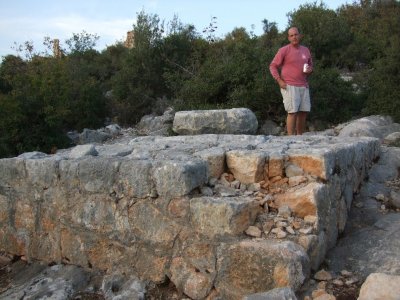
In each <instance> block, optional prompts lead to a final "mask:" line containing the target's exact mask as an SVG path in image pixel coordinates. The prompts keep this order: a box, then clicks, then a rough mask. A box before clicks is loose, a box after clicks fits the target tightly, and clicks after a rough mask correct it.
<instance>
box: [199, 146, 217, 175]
mask: <svg viewBox="0 0 400 300" xmlns="http://www.w3.org/2000/svg"><path fill="white" fill-rule="evenodd" d="M194 155H195V156H197V157H200V158H201V159H203V160H205V161H206V162H207V165H208V175H209V176H210V177H215V178H219V177H220V176H221V175H222V173H224V172H225V151H224V150H223V149H221V148H211V149H206V150H202V151H199V152H195V153H194Z"/></svg>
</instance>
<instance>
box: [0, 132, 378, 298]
mask: <svg viewBox="0 0 400 300" xmlns="http://www.w3.org/2000/svg"><path fill="white" fill-rule="evenodd" d="M379 151H380V144H379V141H378V140H376V139H373V138H340V139H339V138H335V137H321V136H301V137H271V136H268V137H267V136H250V135H215V134H210V135H200V136H177V137H139V138H135V139H133V140H131V141H130V142H129V143H127V144H115V145H81V146H77V147H75V148H72V149H67V150H63V151H59V152H58V153H57V154H55V155H45V154H43V153H37V152H35V153H26V154H24V155H21V156H20V157H16V158H8V159H1V160H0V249H1V250H4V251H7V252H9V253H13V254H16V255H21V256H25V257H26V259H28V260H32V259H38V260H43V261H48V262H53V261H54V262H64V263H67V264H76V265H80V266H84V267H89V268H98V269H102V270H105V271H107V272H112V271H119V272H124V273H125V274H132V273H134V274H137V275H138V276H139V277H140V278H142V279H145V280H150V281H153V282H156V283H161V282H165V280H166V279H167V278H169V279H170V280H171V281H172V282H173V283H174V284H175V286H176V287H177V288H178V289H179V290H180V291H182V292H184V293H185V294H186V295H188V296H189V297H190V298H192V299H203V298H204V297H206V296H210V299H212V297H214V296H215V295H219V296H220V297H222V299H240V298H241V297H242V296H243V295H247V294H252V293H256V292H262V291H266V290H270V289H273V288H275V287H283V286H290V287H292V288H293V289H294V290H296V289H298V288H299V287H300V286H301V285H302V283H303V282H304V280H305V279H306V278H307V277H308V276H309V274H310V270H311V269H317V268H318V266H319V264H320V263H321V262H322V260H323V258H324V256H325V253H326V251H327V250H328V249H329V248H331V247H332V246H333V245H334V244H335V242H336V239H337V237H338V234H339V233H340V232H341V231H342V230H343V229H344V226H345V223H346V219H347V213H348V210H349V209H350V205H351V202H352V199H353V193H356V192H357V191H358V188H359V187H360V184H361V182H362V181H363V180H364V178H365V177H366V176H367V173H368V169H369V167H370V166H371V165H372V164H373V161H374V160H375V159H376V158H377V157H378V156H379Z"/></svg>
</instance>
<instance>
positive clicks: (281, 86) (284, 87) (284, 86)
mask: <svg viewBox="0 0 400 300" xmlns="http://www.w3.org/2000/svg"><path fill="white" fill-rule="evenodd" d="M277 82H278V84H279V86H280V88H281V89H284V90H286V82H284V81H283V80H282V79H281V78H279V79H278V80H277Z"/></svg>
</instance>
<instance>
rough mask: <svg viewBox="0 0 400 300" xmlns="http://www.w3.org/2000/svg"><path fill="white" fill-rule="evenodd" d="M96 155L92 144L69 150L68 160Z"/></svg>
mask: <svg viewBox="0 0 400 300" xmlns="http://www.w3.org/2000/svg"><path fill="white" fill-rule="evenodd" d="M97 154H98V153H97V150H96V147H95V146H94V145H92V144H87V145H79V146H76V147H74V148H73V149H72V150H71V152H70V154H69V158H71V159H76V158H81V157H84V156H96V155H97Z"/></svg>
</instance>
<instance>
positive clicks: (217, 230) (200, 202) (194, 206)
mask: <svg viewBox="0 0 400 300" xmlns="http://www.w3.org/2000/svg"><path fill="white" fill-rule="evenodd" d="M190 212H191V220H192V226H193V229H194V230H196V231H197V232H199V233H202V234H204V235H206V236H209V237H216V236H220V235H238V234H241V233H243V232H244V231H245V230H246V229H247V228H248V227H249V226H250V225H252V224H253V223H254V220H255V218H256V217H257V215H258V214H259V213H260V212H261V206H260V205H259V203H258V202H257V201H255V200H253V199H252V198H248V197H231V198H223V197H221V198H217V197H201V198H193V199H191V201H190Z"/></svg>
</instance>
